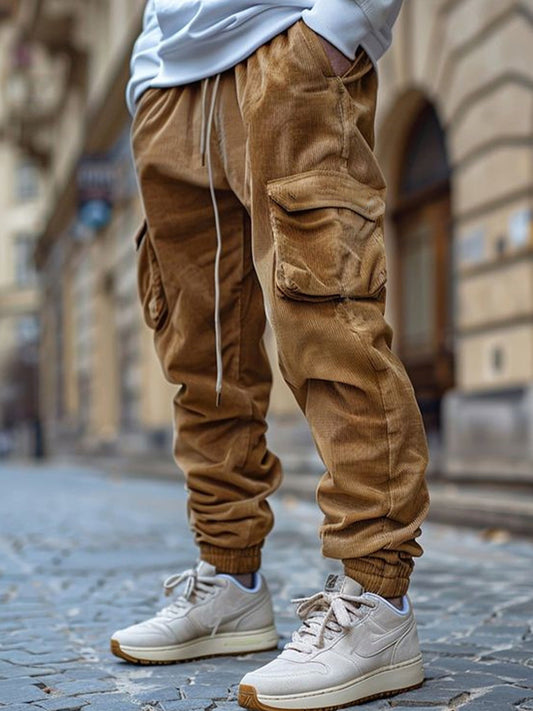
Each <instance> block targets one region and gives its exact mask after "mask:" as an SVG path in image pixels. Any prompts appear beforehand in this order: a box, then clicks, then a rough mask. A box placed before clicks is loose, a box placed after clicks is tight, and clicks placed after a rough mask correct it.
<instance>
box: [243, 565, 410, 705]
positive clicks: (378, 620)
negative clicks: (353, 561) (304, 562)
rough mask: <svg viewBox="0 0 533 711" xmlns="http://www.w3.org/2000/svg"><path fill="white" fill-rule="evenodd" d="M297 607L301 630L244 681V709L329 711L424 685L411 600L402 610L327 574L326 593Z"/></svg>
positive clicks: (351, 583)
mask: <svg viewBox="0 0 533 711" xmlns="http://www.w3.org/2000/svg"><path fill="white" fill-rule="evenodd" d="M295 602H298V603H299V607H298V609H297V613H298V615H299V617H300V618H301V619H302V620H303V624H302V626H301V627H300V629H299V630H298V631H297V632H295V633H294V634H293V637H292V641H291V642H289V643H288V644H287V645H286V646H285V649H284V650H283V652H282V653H281V654H280V655H279V656H278V657H277V658H276V659H274V661H272V662H270V663H269V664H267V665H266V666H264V667H261V668H260V669H258V670H257V671H253V672H250V673H249V674H246V676H245V677H244V678H243V680H242V681H241V684H240V686H239V704H240V705H241V706H243V707H244V708H247V709H257V710H261V711H271V710H274V709H275V710H276V711H279V710H280V709H284V710H288V709H306V711H307V710H310V709H328V710H330V709H336V708H339V707H341V706H349V705H351V704H357V703H362V702H363V701H368V700H369V699H375V698H380V697H383V696H392V695H393V694H396V693H399V692H400V691H407V690H408V689H414V688H416V687H417V686H420V685H421V684H422V682H423V680H424V670H423V667H422V656H421V654H420V647H419V644H418V636H417V632H416V623H415V619H414V616H413V612H412V609H411V605H410V602H409V599H408V598H407V596H406V597H404V599H403V609H402V610H398V609H396V608H395V607H394V606H393V605H391V604H390V603H389V602H387V601H386V600H384V599H383V598H382V597H379V596H378V595H374V594H373V593H368V592H363V589H362V587H361V586H360V585H359V584H358V583H356V582H355V581H354V580H352V579H351V578H347V577H344V576H342V575H330V576H329V578H328V579H327V581H326V587H325V589H324V591H323V592H320V593H317V594H316V595H313V597H310V598H304V599H301V600H295Z"/></svg>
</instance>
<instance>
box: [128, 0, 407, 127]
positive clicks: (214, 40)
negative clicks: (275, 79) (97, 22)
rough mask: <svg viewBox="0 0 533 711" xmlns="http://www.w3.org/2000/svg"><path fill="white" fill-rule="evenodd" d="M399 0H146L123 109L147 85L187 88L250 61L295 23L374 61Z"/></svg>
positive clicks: (388, 36) (387, 39)
mask: <svg viewBox="0 0 533 711" xmlns="http://www.w3.org/2000/svg"><path fill="white" fill-rule="evenodd" d="M401 4H402V0H282V1H281V2H276V1H275V0H260V1H259V2H253V0H148V2H147V4H146V10H145V13H144V22H143V30H142V32H141V34H140V35H139V38H138V39H137V42H136V43H135V47H134V49H133V55H132V59H131V78H130V81H129V83H128V88H127V91H126V99H127V103H128V108H129V110H130V112H131V113H132V114H133V113H134V111H135V103H136V101H137V100H138V99H139V97H140V96H141V94H142V93H143V91H144V90H145V89H147V88H148V87H159V88H164V87H170V86H179V85H182V84H189V83H191V82H194V81H198V80H199V79H205V78H206V77H209V76H214V75H216V74H219V73H220V72H223V71H225V70H226V69H229V68H230V67H233V66H235V65H236V64H238V63H239V62H241V61H242V60H244V59H246V58H247V57H249V56H250V55H251V54H252V53H253V52H255V50H256V49H257V48H258V47H260V46H261V45H263V44H265V43H266V42H268V41H269V40H271V39H272V38H273V37H275V36H276V35H277V34H279V33H280V32H283V31H284V30H286V29H287V28H288V27H290V26H291V25H293V24H294V23H295V22H297V21H298V20H299V19H303V20H304V22H305V23H306V24H307V25H308V26H309V27H311V29H313V30H314V31H315V32H317V33H318V34H319V35H321V36H322V37H325V38H326V39H327V40H329V42H331V43H332V44H333V45H335V47H337V48H338V49H339V50H340V51H341V52H342V53H343V54H345V55H346V56H347V57H350V58H352V59H353V58H354V57H355V53H356V51H357V48H358V47H359V46H360V45H362V46H363V47H364V48H365V50H366V51H367V52H368V54H369V55H370V57H371V59H372V61H373V62H374V63H376V62H377V60H378V59H379V58H380V57H381V56H382V54H384V52H385V51H386V50H387V49H388V47H389V45H390V43H391V38H392V37H391V31H392V26H393V24H394V22H395V20H396V17H397V16H398V13H399V11H400V7H401Z"/></svg>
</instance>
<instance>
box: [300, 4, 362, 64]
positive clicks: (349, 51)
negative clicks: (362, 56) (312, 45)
mask: <svg viewBox="0 0 533 711" xmlns="http://www.w3.org/2000/svg"><path fill="white" fill-rule="evenodd" d="M302 20H303V21H304V22H305V24H306V25H307V26H308V27H310V28H311V29H312V30H314V31H315V32H316V33H317V34H319V35H320V36H321V37H324V38H325V39H327V40H328V42H331V44H332V45H334V46H335V47H337V49H338V50H340V51H341V52H342V53H343V54H344V55H345V56H346V57H350V59H355V54H356V52H357V48H358V47H359V45H360V44H361V42H362V41H363V40H364V38H365V37H367V36H368V35H369V34H370V33H371V32H372V27H371V25H370V22H369V21H368V18H367V16H366V15H365V13H364V12H363V11H362V10H361V8H360V7H359V5H357V4H356V3H355V2H354V0H317V2H315V4H314V6H313V7H312V9H311V10H304V11H303V12H302Z"/></svg>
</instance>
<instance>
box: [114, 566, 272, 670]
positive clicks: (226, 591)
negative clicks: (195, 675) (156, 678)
mask: <svg viewBox="0 0 533 711" xmlns="http://www.w3.org/2000/svg"><path fill="white" fill-rule="evenodd" d="M182 583H186V587H185V590H184V592H183V594H181V595H180V596H179V597H177V598H176V600H174V602H172V603H171V604H170V605H168V606H167V607H165V608H164V609H163V610H161V612H158V613H157V615H156V616H155V617H152V618H150V619H149V620H146V621H145V622H141V623H140V624H137V625H133V626H132V627H127V628H126V629H123V630H119V631H118V632H115V634H114V635H113V636H112V637H111V651H112V652H113V654H115V655H116V656H117V657H122V659H127V660H128V661H130V662H138V663H141V664H170V663H171V662H184V661H189V660H191V659H197V658H199V657H212V656H217V655H221V654H245V653H247V652H258V651H261V650H266V649H274V648H275V647H276V646H277V643H278V635H277V632H276V629H275V627H274V622H273V612H272V603H271V601H270V594H269V592H268V588H267V586H266V583H265V581H264V580H263V578H262V576H261V575H259V573H256V574H255V581H254V583H255V584H254V587H253V588H252V589H248V588H245V587H243V586H242V585H240V584H239V583H238V582H237V581H236V580H235V579H234V578H232V577H231V576H230V575H222V574H217V572H216V570H215V568H214V567H213V566H212V565H209V563H205V562H203V561H200V563H198V565H197V566H196V568H194V569H192V570H187V571H185V572H184V573H181V574H179V575H173V576H171V577H170V578H168V579H167V580H166V581H165V590H166V591H167V593H169V592H172V590H174V588H176V587H178V586H179V585H181V584H182Z"/></svg>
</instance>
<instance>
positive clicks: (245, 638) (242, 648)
mask: <svg viewBox="0 0 533 711" xmlns="http://www.w3.org/2000/svg"><path fill="white" fill-rule="evenodd" d="M277 643H278V633H277V632H276V628H275V627H274V626H273V625H271V626H270V627H264V628H262V629H259V630H251V631H248V632H223V633H219V634H215V635H213V636H212V637H200V639H193V640H191V641H190V642H184V643H183V644H173V645H169V646H166V647H131V646H129V645H125V644H121V643H120V642H119V644H120V649H121V650H122V651H123V652H124V654H128V655H129V656H130V657H135V658H136V659H142V660H147V661H154V662H171V661H174V662H177V661H181V660H185V659H194V658H195V657H209V656H211V655H215V654H239V653H242V654H247V653H249V652H259V651H261V650H264V649H272V648H273V647H275V646H276V645H277Z"/></svg>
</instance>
